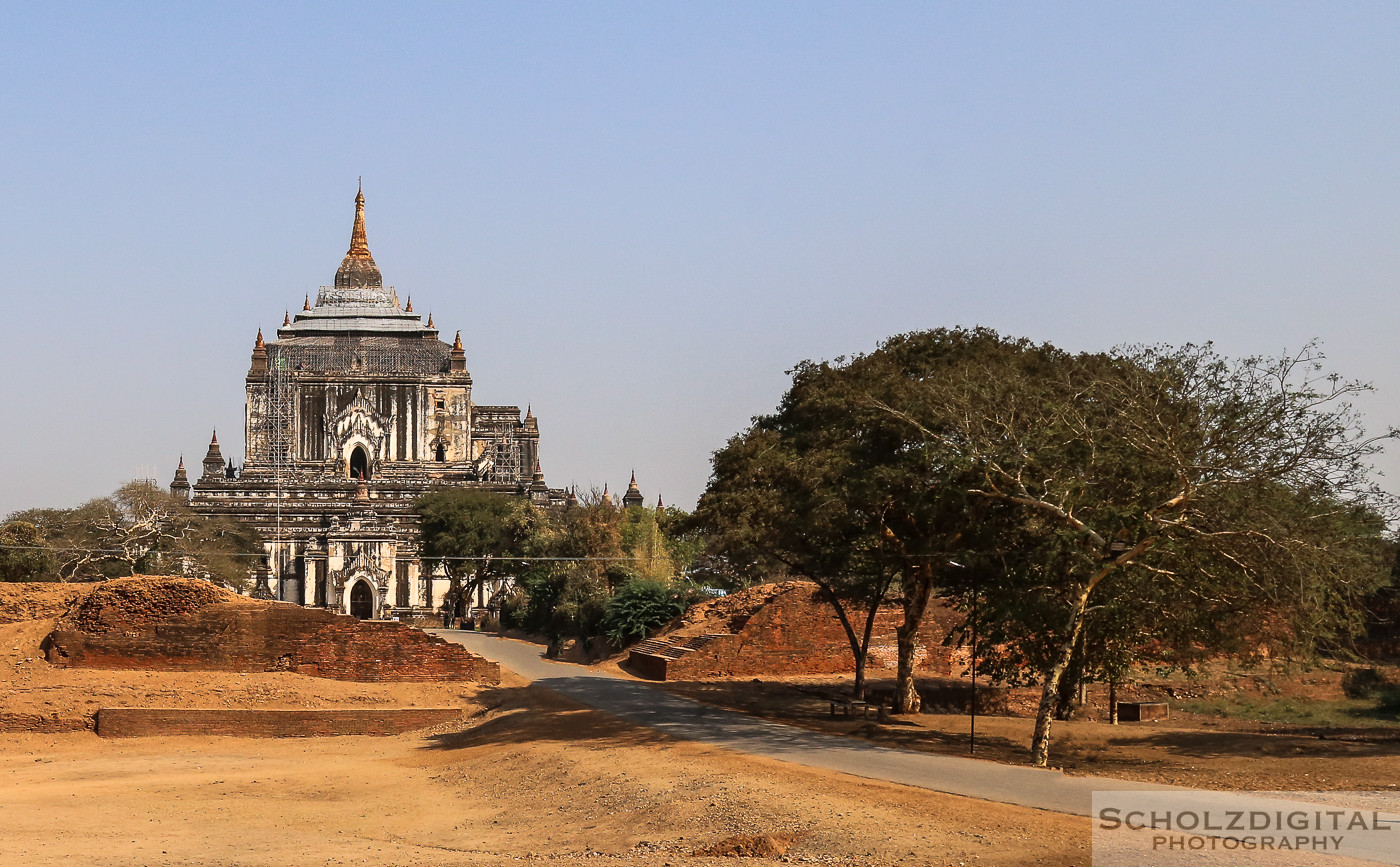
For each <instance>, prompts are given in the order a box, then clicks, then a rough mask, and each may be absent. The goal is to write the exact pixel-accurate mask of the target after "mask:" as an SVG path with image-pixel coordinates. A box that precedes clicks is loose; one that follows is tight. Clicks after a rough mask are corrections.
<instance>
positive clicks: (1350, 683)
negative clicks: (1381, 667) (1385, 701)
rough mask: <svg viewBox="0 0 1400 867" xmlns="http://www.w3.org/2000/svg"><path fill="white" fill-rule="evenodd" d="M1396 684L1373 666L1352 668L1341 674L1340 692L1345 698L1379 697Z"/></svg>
mask: <svg viewBox="0 0 1400 867" xmlns="http://www.w3.org/2000/svg"><path fill="white" fill-rule="evenodd" d="M1395 687H1396V685H1395V684H1394V683H1392V682H1391V681H1390V679H1389V678H1387V677H1386V676H1385V675H1383V674H1381V673H1380V671H1378V670H1376V669H1374V668H1353V669H1352V670H1351V671H1348V672H1347V673H1346V674H1344V675H1342V692H1343V693H1344V694H1345V695H1346V697H1347V698H1380V697H1381V696H1382V694H1383V693H1385V692H1386V691H1387V690H1388V689H1389V690H1393V689H1395Z"/></svg>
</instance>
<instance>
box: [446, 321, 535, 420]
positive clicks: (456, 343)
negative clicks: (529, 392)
mask: <svg viewBox="0 0 1400 867" xmlns="http://www.w3.org/2000/svg"><path fill="white" fill-rule="evenodd" d="M452 351H453V352H461V351H462V332H460V331H458V332H457V339H456V340H453V341H452ZM517 406H518V404H517ZM516 412H519V410H516Z"/></svg>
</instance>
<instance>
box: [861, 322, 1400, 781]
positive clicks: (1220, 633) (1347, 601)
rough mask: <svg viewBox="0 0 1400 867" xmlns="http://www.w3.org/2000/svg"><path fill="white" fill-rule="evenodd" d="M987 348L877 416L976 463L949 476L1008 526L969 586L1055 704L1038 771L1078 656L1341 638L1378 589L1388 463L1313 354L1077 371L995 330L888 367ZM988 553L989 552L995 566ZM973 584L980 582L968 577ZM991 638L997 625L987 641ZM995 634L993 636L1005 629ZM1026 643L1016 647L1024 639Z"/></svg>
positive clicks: (1209, 353) (1175, 353) (1156, 360)
mask: <svg viewBox="0 0 1400 867" xmlns="http://www.w3.org/2000/svg"><path fill="white" fill-rule="evenodd" d="M949 339H970V340H992V341H994V342H996V343H998V344H1000V346H1001V351H998V352H994V353H978V354H976V355H971V356H969V357H968V358H966V359H965V360H963V361H961V362H959V363H955V364H952V365H950V366H948V367H947V368H945V369H944V370H942V371H941V372H940V373H939V375H937V376H927V377H923V378H915V379H911V380H910V381H909V382H908V383H907V386H908V387H906V388H904V389H903V390H902V392H901V393H900V394H899V395H898V396H897V397H895V399H890V398H888V397H886V396H885V395H882V394H880V393H878V392H876V391H873V390H872V392H871V394H870V396H869V403H870V405H871V406H873V407H875V408H876V409H878V410H879V411H882V412H885V413H887V414H889V416H890V417H891V418H895V419H898V420H900V421H901V422H903V423H904V424H905V425H906V426H907V430H908V447H909V448H910V449H916V450H921V451H926V452H929V453H932V454H940V455H944V456H945V457H944V458H943V460H944V461H945V462H946V463H948V464H949V465H957V466H962V467H970V468H975V480H974V481H972V482H971V483H968V480H967V477H965V476H963V477H959V478H957V479H954V480H950V481H951V483H952V484H954V485H956V486H958V487H960V488H962V489H963V490H964V492H965V493H966V494H967V495H968V496H969V497H970V498H971V499H972V500H974V501H983V502H987V503H994V504H998V505H1000V506H1002V507H1005V508H1007V509H1010V510H1011V512H1012V514H1013V515H1014V516H1015V520H1014V521H1004V522H1002V523H1001V525H1000V526H999V529H998V536H999V537H1000V538H1002V539H1003V540H1005V543H1006V545H1008V546H1015V548H1016V550H1015V552H1014V553H1013V554H1012V555H1011V556H1010V558H1009V559H1010V561H1011V562H1010V563H1009V564H1008V565H1009V568H1001V569H991V570H977V571H978V573H979V576H978V577H979V580H980V583H981V586H969V585H968V584H967V583H966V581H964V580H961V579H960V576H959V574H958V573H957V571H956V570H954V571H953V572H950V573H949V574H948V575H947V576H945V578H946V581H947V583H948V584H949V585H951V586H953V588H954V589H955V590H956V591H957V592H958V593H959V594H960V596H961V597H962V598H964V599H967V598H968V597H970V596H975V595H981V596H983V597H985V601H984V606H985V607H984V608H983V609H982V611H983V613H984V615H983V616H986V617H989V618H991V617H995V618H998V622H999V623H1000V628H1001V629H1002V635H1003V637H1004V638H1005V639H1007V640H1008V641H1011V640H1014V639H1017V638H1019V639H1021V640H1022V641H1025V642H1029V645H1028V649H1027V650H1026V651H1025V656H1026V660H1027V661H1030V662H1033V663H1034V662H1038V664H1039V666H1040V675H1041V684H1042V699H1041V703H1040V708H1039V711H1038V714H1037V720H1036V728H1035V735H1034V738H1033V742H1032V757H1033V761H1034V762H1035V763H1036V764H1037V765H1044V764H1046V762H1047V761H1048V755H1049V752H1048V751H1049V745H1050V730H1051V719H1052V717H1053V710H1054V708H1055V706H1056V704H1057V699H1058V691H1059V687H1060V685H1061V681H1062V680H1063V678H1064V677H1065V675H1066V672H1067V670H1069V669H1070V668H1071V666H1072V664H1073V662H1074V658H1075V654H1076V649H1077V648H1084V650H1083V651H1082V652H1083V653H1086V654H1088V653H1090V652H1091V651H1093V652H1095V653H1097V654H1098V656H1099V658H1100V662H1101V664H1102V665H1104V666H1107V667H1109V668H1115V667H1116V668H1119V669H1121V668H1122V667H1123V666H1124V665H1125V664H1128V663H1129V662H1130V661H1131V660H1132V659H1134V658H1137V657H1139V656H1141V655H1142V654H1143V653H1145V652H1148V651H1149V650H1151V651H1152V652H1154V653H1155V654H1157V655H1158V656H1159V657H1166V658H1170V656H1171V655H1172V654H1177V655H1179V656H1180V655H1190V654H1193V653H1194V654H1196V655H1199V654H1201V653H1207V652H1211V651H1212V650H1213V649H1214V650H1218V649H1223V648H1227V647H1229V646H1232V645H1237V644H1238V643H1240V642H1242V641H1245V640H1267V641H1270V642H1275V643H1281V642H1285V641H1287V642H1290V643H1291V645H1292V646H1293V647H1295V648H1300V647H1302V646H1304V645H1307V644H1315V642H1316V641H1317V640H1318V639H1319V638H1327V637H1333V636H1337V635H1340V634H1343V633H1346V632H1349V631H1350V630H1351V629H1352V628H1353V626H1354V625H1355V624H1356V623H1357V622H1358V620H1357V615H1358V612H1359V610H1360V609H1359V602H1360V599H1361V598H1362V597H1363V596H1364V595H1365V594H1366V593H1369V592H1371V591H1372V590H1374V588H1375V587H1376V586H1378V585H1379V584H1380V583H1382V582H1384V581H1385V580H1386V576H1385V572H1384V569H1383V568H1382V566H1381V560H1380V558H1379V556H1375V554H1376V553H1377V552H1379V551H1380V545H1379V536H1380V528H1381V522H1380V521H1379V520H1378V518H1377V512H1378V510H1380V509H1383V508H1386V507H1388V502H1387V500H1386V498H1385V497H1384V496H1383V495H1382V494H1381V492H1380V491H1379V490H1378V489H1377V487H1376V486H1375V484H1374V483H1373V482H1372V481H1371V479H1370V475H1369V469H1370V467H1369V462H1370V459H1371V458H1372V457H1373V456H1374V454H1375V453H1376V451H1377V450H1378V449H1379V445H1380V442H1379V440H1378V439H1375V438H1370V437H1368V436H1367V435H1366V434H1365V432H1364V431H1363V429H1362V426H1361V423H1360V419H1359V418H1358V417H1357V415H1356V414H1355V413H1354V412H1353V410H1352V409H1351V407H1350V405H1349V403H1348V398H1349V397H1350V396H1351V395H1354V394H1356V393H1358V392H1359V391H1361V390H1364V389H1365V386H1364V385H1362V384H1360V383H1355V382H1348V381H1344V380H1341V379H1339V378H1337V377H1335V376H1333V375H1331V374H1330V373H1328V372H1326V371H1325V370H1324V368H1323V366H1322V359H1321V356H1320V354H1319V353H1318V352H1317V351H1316V349H1315V348H1313V347H1309V348H1307V349H1305V350H1304V351H1303V352H1302V353H1300V354H1299V355H1296V356H1292V357H1287V358H1281V359H1262V358H1253V359H1244V360H1239V361H1231V360H1228V359H1225V358H1222V357H1220V356H1218V355H1217V354H1216V353H1215V352H1214V351H1213V350H1212V349H1211V348H1210V347H1199V346H1188V347H1184V348H1181V349H1171V348H1164V347H1146V348H1130V349H1124V350H1119V351H1115V352H1112V353H1099V354H1079V355H1074V354H1070V353H1065V352H1062V351H1060V350H1057V349H1055V348H1053V347H1049V346H1044V345H1033V344H1031V343H1029V342H1027V341H1021V340H1013V339H1007V338H1000V337H999V336H996V335H994V334H992V333H991V332H986V331H978V332H941V331H940V332H931V333H925V334H911V335H903V336H901V337H897V338H894V339H892V340H890V341H888V342H887V343H886V344H885V345H884V346H883V347H882V348H881V349H880V350H879V351H878V352H877V353H875V354H876V355H878V354H891V355H904V354H909V353H914V354H918V353H920V352H922V351H923V348H924V347H925V346H927V345H928V344H930V343H935V344H937V343H941V342H945V341H947V340H949ZM983 553H984V555H987V554H990V553H991V552H989V551H984V552H983ZM969 571H970V572H971V571H972V570H969ZM989 625H991V624H989ZM994 628H995V627H994ZM1018 633H1019V634H1018Z"/></svg>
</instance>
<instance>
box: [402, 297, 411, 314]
mask: <svg viewBox="0 0 1400 867" xmlns="http://www.w3.org/2000/svg"><path fill="white" fill-rule="evenodd" d="M403 312H405V313H412V312H413V296H412V295H410V296H408V306H407V307H405V308H404V309H403Z"/></svg>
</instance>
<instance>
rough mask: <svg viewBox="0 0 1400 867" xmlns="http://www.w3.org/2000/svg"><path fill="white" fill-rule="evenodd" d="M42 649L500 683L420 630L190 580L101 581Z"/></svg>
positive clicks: (115, 664)
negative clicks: (260, 598) (263, 599)
mask: <svg viewBox="0 0 1400 867" xmlns="http://www.w3.org/2000/svg"><path fill="white" fill-rule="evenodd" d="M44 653H45V656H46V658H47V660H48V662H49V663H50V664H51V665H55V666H60V667H75V668H106V669H129V670H154V671H237V672H253V671H295V672H299V673H301V674H309V675H313V676H317V677H328V678H333V679H336V680H355V681H479V682H483V683H496V682H498V681H499V680H500V668H499V666H497V665H496V663H494V662H491V661H489V660H486V659H483V658H482V657H480V656H477V655H476V654H473V653H471V652H470V651H468V650H467V649H466V648H464V647H462V646H460V645H456V644H449V643H448V642H446V641H443V640H442V639H440V638H437V637H436V636H431V635H428V634H427V633H425V632H422V631H420V630H418V629H414V628H412V627H408V626H403V625H401V624H398V623H390V622H384V621H364V622H361V621H359V620H356V619H355V618H353V617H349V616H346V615H342V614H334V613H332V612H329V611H323V610H318V609H310V608H302V607H301V606H298V605H292V604H289V603H281V602H261V601H257V600H252V599H248V598H245V597H242V596H239V595H237V594H235V593H232V592H230V591H227V590H223V589H221V588H219V587H215V586H214V585H212V584H209V583H207V582H204V581H199V580H192V579H183V578H152V577H140V578H127V579H122V580H118V581H111V582H107V583H106V584H104V585H100V586H99V587H98V588H97V589H94V590H92V591H91V592H90V593H89V594H88V595H87V596H86V597H84V598H83V599H82V600H81V601H80V602H79V603H78V604H77V605H76V606H74V608H73V609H72V610H70V611H69V613H68V614H67V615H65V616H64V617H63V618H62V619H60V620H59V621H58V622H57V624H56V625H55V627H54V629H53V631H52V632H51V633H49V636H48V638H47V639H45V641H44Z"/></svg>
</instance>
